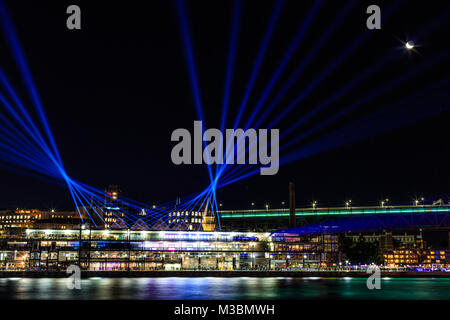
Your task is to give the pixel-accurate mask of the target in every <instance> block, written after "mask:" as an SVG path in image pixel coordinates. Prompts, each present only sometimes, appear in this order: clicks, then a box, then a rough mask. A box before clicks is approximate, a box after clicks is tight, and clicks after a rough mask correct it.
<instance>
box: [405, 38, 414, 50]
mask: <svg viewBox="0 0 450 320" xmlns="http://www.w3.org/2000/svg"><path fill="white" fill-rule="evenodd" d="M405 47H406V49H408V50H411V49H413V48H414V41H412V40H409V41H408V42H406V43H405Z"/></svg>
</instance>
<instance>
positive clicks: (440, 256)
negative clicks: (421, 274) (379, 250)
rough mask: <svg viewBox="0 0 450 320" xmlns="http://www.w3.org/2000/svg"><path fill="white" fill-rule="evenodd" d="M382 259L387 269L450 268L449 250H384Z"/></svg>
mask: <svg viewBox="0 0 450 320" xmlns="http://www.w3.org/2000/svg"><path fill="white" fill-rule="evenodd" d="M383 257H384V263H385V265H386V266H388V267H399V266H400V267H403V266H413V267H415V266H423V267H425V268H450V250H420V249H415V250H414V249H412V250H405V249H399V250H386V251H384V253H383Z"/></svg>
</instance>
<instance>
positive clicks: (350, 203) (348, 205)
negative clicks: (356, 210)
mask: <svg viewBox="0 0 450 320" xmlns="http://www.w3.org/2000/svg"><path fill="white" fill-rule="evenodd" d="M351 205H352V200H348V201H347V202H346V203H345V207H346V208H348V207H350V206H351Z"/></svg>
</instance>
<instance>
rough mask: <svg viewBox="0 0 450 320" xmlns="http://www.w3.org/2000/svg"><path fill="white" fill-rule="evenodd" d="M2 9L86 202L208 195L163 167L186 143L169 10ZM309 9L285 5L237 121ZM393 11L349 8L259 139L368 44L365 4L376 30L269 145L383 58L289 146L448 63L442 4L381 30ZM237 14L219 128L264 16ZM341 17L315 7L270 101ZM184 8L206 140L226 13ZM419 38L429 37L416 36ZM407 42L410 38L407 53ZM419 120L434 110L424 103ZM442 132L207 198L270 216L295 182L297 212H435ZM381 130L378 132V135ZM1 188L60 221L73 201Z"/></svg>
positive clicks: (41, 190)
mask: <svg viewBox="0 0 450 320" xmlns="http://www.w3.org/2000/svg"><path fill="white" fill-rule="evenodd" d="M6 3H7V5H8V7H9V9H10V13H11V16H12V19H13V22H14V24H15V26H16V28H17V32H18V36H19V38H20V41H21V43H22V46H23V48H24V50H25V54H26V57H27V60H28V63H29V67H30V69H31V72H32V74H33V76H34V79H35V82H36V84H37V87H38V90H39V93H40V96H41V99H42V101H43V104H44V106H45V110H46V112H47V116H48V119H49V122H50V125H51V128H52V131H53V135H54V137H55V139H56V142H57V144H58V147H59V150H60V153H61V156H62V159H63V161H64V164H65V167H66V169H67V171H68V173H69V175H71V176H72V177H73V178H75V179H77V180H80V181H83V182H85V183H88V184H90V185H93V186H95V187H98V188H104V187H105V186H107V185H108V184H118V185H120V187H121V189H122V191H123V192H124V193H125V194H126V195H127V196H129V197H131V198H133V199H136V200H139V201H143V202H146V203H154V202H157V203H160V202H163V201H170V200H173V199H174V198H175V197H177V196H182V195H187V194H191V193H193V192H198V191H201V190H202V189H203V188H204V187H206V186H207V184H208V182H209V180H208V175H207V171H206V167H205V166H199V165H197V166H194V165H191V166H186V165H185V166H175V165H174V164H172V162H171V160H170V151H171V148H172V147H173V145H174V143H172V142H171V141H170V136H171V133H172V131H173V130H175V129H176V128H187V129H189V130H192V126H193V121H194V120H197V117H196V113H195V107H194V103H193V96H192V92H191V87H190V84H189V78H188V73H187V68H186V61H185V57H184V53H183V46H182V41H181V36H180V30H179V23H178V18H177V15H176V6H175V2H173V1H126V2H114V3H113V2H111V1H79V0H76V1H57V2H56V1H42V0H41V1H24V0H14V1H7V2H6ZM312 3H313V2H312V1H286V2H285V4H284V6H283V8H282V11H281V15H280V18H279V20H278V22H277V25H276V29H275V31H274V34H273V36H272V39H271V42H270V44H269V46H268V49H267V52H266V55H265V58H264V61H263V64H262V66H261V70H260V73H259V75H258V78H257V81H256V83H255V87H254V89H253V91H252V95H251V97H250V100H249V104H248V107H247V111H246V112H245V113H244V117H243V119H244V120H247V118H248V117H249V115H250V111H251V110H253V108H254V106H255V104H256V102H257V101H258V98H259V97H260V96H261V95H262V93H263V89H264V87H265V86H266V85H267V83H268V82H269V81H270V79H271V76H272V74H273V72H274V71H275V70H276V67H277V66H278V64H279V63H280V61H281V58H282V56H283V55H284V53H285V52H286V50H287V49H288V47H289V43H290V42H291V41H292V39H293V37H294V35H295V34H296V32H297V30H298V28H299V26H300V24H301V23H302V22H303V21H304V19H305V18H306V16H307V14H308V12H309V10H310V8H311V5H312ZM392 3H393V1H386V2H383V1H375V2H374V1H359V2H357V4H356V5H355V6H354V7H353V9H352V10H351V11H350V13H349V14H348V16H347V18H346V19H345V21H344V23H343V24H342V25H340V26H339V28H337V29H336V31H335V32H334V33H333V34H332V36H331V37H330V38H329V39H328V40H327V42H326V43H325V45H324V46H323V47H322V48H321V49H320V50H319V51H318V52H317V54H316V55H315V57H314V59H313V60H312V61H311V63H309V64H308V66H307V68H306V69H305V72H304V73H303V74H302V76H301V77H300V78H299V80H298V81H296V82H295V83H294V85H293V86H292V87H291V88H290V90H289V91H288V92H287V94H286V96H285V97H284V98H283V99H282V100H281V101H280V103H279V104H278V105H277V107H276V109H275V110H274V112H273V113H272V114H271V115H270V117H269V121H266V122H265V123H264V124H263V125H262V126H261V127H262V128H264V126H265V125H266V126H267V124H268V123H269V122H270V120H273V119H274V118H275V117H276V116H277V115H278V114H280V113H281V112H282V110H284V108H286V106H287V105H288V104H289V102H290V101H292V100H293V99H294V98H295V97H296V96H298V95H299V94H300V93H301V92H302V90H304V88H306V87H307V86H308V85H309V84H310V83H311V82H312V81H314V79H315V78H316V77H317V76H318V75H319V74H320V73H321V72H322V71H323V70H324V68H326V67H327V66H328V65H330V64H331V63H333V61H335V59H336V58H337V57H338V56H339V55H340V54H341V53H342V52H344V50H346V48H348V47H349V45H350V44H351V43H352V42H353V41H354V40H355V39H356V38H358V37H359V36H360V35H362V34H363V33H364V32H366V31H367V29H366V18H367V16H368V15H367V14H366V13H365V11H366V8H367V6H368V5H370V4H378V5H380V7H381V9H382V17H383V19H382V29H381V30H375V31H371V32H369V34H368V36H367V39H366V40H365V41H362V42H361V44H360V45H359V46H357V47H356V49H355V50H354V51H352V53H351V54H350V55H349V56H348V57H347V58H346V59H345V60H343V61H342V63H341V64H339V66H337V67H336V68H335V69H334V70H333V72H331V73H330V74H329V75H328V76H327V77H326V78H325V79H324V80H323V81H321V82H320V83H319V84H318V85H317V87H316V88H315V89H314V90H312V91H311V92H310V93H309V94H308V95H307V96H306V97H305V99H304V100H303V101H302V102H301V103H300V104H299V105H297V106H296V107H295V109H294V110H293V111H292V112H291V113H289V115H288V116H287V117H286V118H285V119H284V120H283V121H282V122H281V123H280V124H279V125H278V128H279V129H280V132H281V133H282V132H283V129H286V128H287V127H289V125H290V124H292V123H293V122H295V120H296V119H299V118H300V117H302V116H303V115H305V114H307V113H308V112H309V111H311V110H313V109H314V107H315V106H317V105H318V104H320V103H321V102H322V101H324V100H326V98H327V97H329V96H331V95H332V94H333V93H334V92H336V91H337V90H338V89H340V88H341V87H342V86H343V85H344V84H345V83H347V82H348V81H351V80H352V79H354V78H356V77H357V76H358V75H359V74H361V73H362V72H363V70H365V69H366V68H368V67H370V66H371V65H373V64H375V63H377V62H379V61H380V60H381V59H382V58H383V57H385V56H387V55H388V54H390V53H392V52H395V57H394V58H393V59H392V60H391V62H389V63H388V64H386V65H385V66H383V67H382V68H380V69H379V70H377V71H376V72H374V73H373V74H372V75H371V76H370V77H369V78H367V79H365V80H364V81H361V82H360V83H358V84H356V85H355V86H354V87H353V88H352V89H351V90H349V91H348V92H347V93H346V94H345V95H344V96H343V97H341V98H340V99H338V100H337V101H336V102H334V103H333V104H331V105H330V106H329V108H327V109H326V110H324V111H323V112H321V113H319V114H318V115H317V117H314V118H312V119H311V121H309V122H307V123H305V125H304V127H302V128H299V129H298V130H297V131H295V133H294V134H293V136H295V135H298V134H301V133H302V132H303V131H304V130H306V129H308V128H311V127H314V126H316V125H319V124H320V123H321V122H322V121H324V120H326V119H327V118H329V117H331V116H332V115H333V114H335V113H336V112H338V111H339V110H341V109H343V108H344V107H345V106H347V105H349V104H351V103H352V102H354V101H357V100H359V99H361V98H362V97H364V96H366V95H367V94H369V93H370V92H372V91H373V90H375V89H376V88H379V87H380V86H383V84H386V83H388V82H389V81H390V80H393V79H396V78H398V77H400V76H401V75H402V74H405V73H406V72H407V71H409V70H412V69H413V68H416V67H417V66H419V65H421V64H423V63H426V62H427V61H429V59H432V57H433V56H435V55H436V54H439V53H441V52H445V50H448V49H449V47H450V46H449V43H448V34H449V31H450V29H449V21H450V20H449V19H448V18H447V19H442V18H439V17H440V16H441V15H442V14H444V13H445V12H446V11H447V10H449V9H450V8H449V6H448V3H447V2H446V1H429V2H426V3H425V2H423V1H421V2H408V1H403V2H402V3H401V4H400V5H399V6H398V8H397V9H395V10H394V11H393V12H392V14H391V15H390V16H389V17H384V13H385V12H387V11H388V10H389V8H390V7H391V6H392ZM70 4H78V5H79V6H80V7H81V10H82V30H79V31H70V30H68V29H67V28H66V26H65V24H66V18H67V15H66V13H65V11H66V8H67V6H68V5H70ZM144 4H145V5H144ZM242 5H243V13H242V20H241V25H240V32H239V42H238V50H237V56H236V65H235V72H234V78H233V83H232V93H231V98H230V109H229V112H228V120H229V121H228V122H227V127H231V126H232V124H233V121H234V119H235V116H236V114H237V108H238V105H239V104H240V102H241V99H242V97H243V94H244V89H245V87H246V85H247V82H248V80H249V76H250V72H251V69H252V67H253V63H254V61H255V58H256V56H257V54H258V50H259V47H260V43H261V40H262V37H263V34H264V32H265V28H266V26H267V24H268V21H269V19H270V15H271V12H272V10H273V7H274V2H273V1H243V3H242ZM344 5H345V2H344V1H325V2H324V4H323V5H322V7H321V9H320V10H319V12H318V14H317V15H316V17H315V18H314V20H313V22H312V24H311V26H310V28H309V29H308V31H307V33H306V34H305V37H304V39H303V41H302V42H301V43H300V45H299V46H298V48H297V49H296V51H295V53H294V55H293V57H292V59H291V60H290V63H289V64H288V65H287V67H286V69H285V71H284V72H283V74H282V76H281V78H280V80H279V81H278V82H277V85H276V86H275V88H274V90H273V91H272V94H271V95H270V96H269V99H268V101H271V100H272V99H273V97H274V96H275V94H276V93H278V92H279V91H280V90H281V88H282V87H283V84H284V83H285V82H286V80H287V79H288V77H289V76H290V74H291V72H293V71H294V70H295V68H296V67H297V66H298V65H300V64H301V62H302V59H305V57H306V56H307V55H308V53H309V52H310V50H312V49H313V48H314V45H315V44H316V42H317V41H318V39H319V38H320V37H321V35H322V34H323V33H324V32H325V30H326V29H327V27H329V26H330V23H331V21H332V20H333V19H334V18H335V17H336V15H337V14H338V13H339V12H340V10H342V9H343V7H344ZM186 6H187V12H188V17H189V21H190V27H191V34H192V39H193V48H194V53H195V61H196V63H197V70H198V76H199V83H200V90H201V95H202V99H203V106H204V114H205V121H206V123H207V126H208V127H219V123H220V114H221V108H222V100H223V91H224V89H223V87H224V81H225V70H226V59H227V53H228V45H229V34H230V28H231V19H232V13H233V1H187V3H186ZM430 25H431V26H433V28H432V29H430V31H428V32H426V33H425V34H424V32H423V31H424V30H426V26H430ZM418 35H420V38H419V39H416V38H415V36H418ZM408 39H412V40H414V41H416V43H417V44H418V45H419V46H418V47H417V52H406V50H405V49H404V48H402V42H401V41H406V40H408ZM0 44H1V50H0V65H1V67H2V68H3V69H4V70H5V71H6V73H7V75H8V77H9V78H10V79H11V81H12V82H13V83H14V84H15V85H16V86H17V87H18V88H20V94H21V96H26V91H25V90H24V89H23V86H21V81H20V77H19V72H18V70H17V69H16V68H15V66H14V64H13V60H12V59H11V55H10V53H9V51H8V50H7V47H6V43H5V41H4V39H3V38H2V41H1V43H0ZM448 67H449V59H448V57H445V58H443V59H442V60H440V61H439V62H438V63H430V66H429V67H428V68H425V69H424V70H423V71H421V72H419V73H417V74H415V75H414V76H412V77H410V78H408V79H406V80H405V81H403V82H401V83H400V84H399V85H398V86H396V87H395V88H393V89H392V90H388V91H387V92H385V93H384V94H382V95H380V96H379V97H377V98H376V99H372V100H371V101H369V102H368V103H366V104H364V105H363V106H361V108H360V109H358V110H357V111H356V112H353V113H351V114H349V115H348V116H346V117H344V119H342V120H341V121H340V122H338V123H337V124H336V125H335V126H331V127H328V128H324V129H323V131H321V132H320V134H326V133H329V132H331V131H332V129H336V128H339V127H340V126H344V125H345V124H347V123H351V122H352V121H355V120H356V119H358V118H360V117H362V116H364V115H365V114H370V113H371V112H373V111H375V110H377V108H379V107H382V106H385V105H387V104H390V103H393V102H395V101H397V100H398V99H401V98H403V97H406V96H408V95H410V94H412V93H413V92H417V91H418V90H420V89H421V88H423V87H424V86H425V85H427V84H432V83H434V82H438V81H439V80H440V79H443V78H444V76H447V75H448V70H449V68H448ZM442 103H443V104H445V103H446V101H442ZM266 106H267V104H266ZM422 107H423V108H425V109H426V108H430V107H433V106H430V105H429V104H427V103H424V104H423V106H422ZM449 120H450V113H449V112H448V111H444V112H441V113H439V114H437V115H435V116H433V117H429V118H426V119H423V120H421V121H418V122H415V123H413V124H408V125H405V126H401V127H399V128H396V129H394V130H387V131H385V132H384V133H383V134H381V135H377V136H374V137H370V138H367V139H363V140H362V141H358V142H355V143H351V144H348V145H346V146H344V147H340V148H336V149H330V150H328V151H327V152H321V153H320V154H318V155H315V156H312V157H308V158H307V159H304V160H302V161H298V162H295V163H292V164H289V165H286V166H283V167H281V168H280V170H279V173H278V174H277V175H275V176H259V175H257V176H254V177H251V178H248V179H245V180H243V181H240V182H238V183H236V184H233V185H230V186H228V187H226V188H225V189H223V190H220V191H219V192H218V197H219V199H220V201H221V202H223V204H224V208H230V209H231V208H236V207H248V206H249V205H250V203H251V202H252V201H254V202H256V204H257V206H260V207H263V206H264V204H265V203H269V204H270V205H271V206H272V207H276V206H280V204H281V202H282V201H287V195H288V182H289V181H295V182H296V188H297V189H296V190H297V204H298V206H306V205H309V203H310V202H311V200H318V202H319V203H320V204H322V205H342V204H343V202H344V200H346V199H352V200H353V202H354V203H355V205H359V204H361V205H365V204H367V205H369V204H378V203H379V201H380V199H382V198H385V197H389V198H390V199H391V202H392V203H410V202H411V201H412V199H413V198H414V197H417V196H424V197H425V198H426V199H427V200H428V201H432V200H435V199H437V198H439V197H444V198H445V199H447V198H448V190H449V188H448V187H449V178H450V170H448V163H449V160H450V148H449V143H448V123H449ZM399 122H401V121H400V119H399ZM380 126H381V127H383V121H380ZM354 134H355V135H358V134H360V133H359V132H357V131H355V133H354ZM290 137H292V135H291V136H290ZM317 137H318V136H317ZM313 138H316V137H312V138H311V139H313ZM310 141H314V140H310ZM282 145H283V142H281V146H282ZM300 146H301V145H298V146H297V147H300ZM0 181H1V184H0V207H17V206H21V207H40V208H43V209H46V208H50V207H56V208H61V209H62V208H71V205H72V204H71V198H70V196H69V194H68V192H67V190H66V189H65V188H63V187H61V186H56V185H52V184H50V183H47V182H42V181H39V180H36V179H35V178H33V177H28V176H23V175H18V174H16V173H12V172H9V171H7V170H3V169H2V171H0Z"/></svg>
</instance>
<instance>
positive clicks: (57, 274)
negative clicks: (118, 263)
mask: <svg viewBox="0 0 450 320" xmlns="http://www.w3.org/2000/svg"><path fill="white" fill-rule="evenodd" d="M68 276H69V274H67V273H66V272H65V271H0V278H67V277H68ZM369 276H370V274H368V273H365V272H352V271H214V270H213V271H187V270H184V271H81V278H83V279H86V278H92V277H102V278H142V277H146V278H159V277H190V278H198V277H221V278H225V277H255V278H269V277H288V278H303V277H321V278H345V277H350V278H367V277H369ZM381 277H382V278H450V272H443V271H430V272H406V271H405V272H399V271H393V272H385V271H381Z"/></svg>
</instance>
